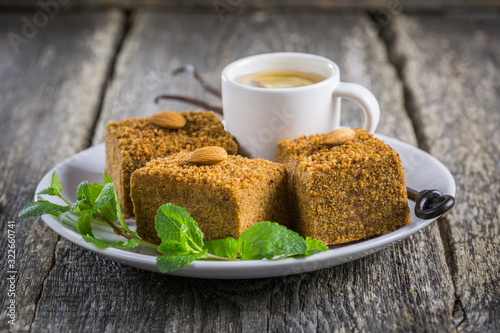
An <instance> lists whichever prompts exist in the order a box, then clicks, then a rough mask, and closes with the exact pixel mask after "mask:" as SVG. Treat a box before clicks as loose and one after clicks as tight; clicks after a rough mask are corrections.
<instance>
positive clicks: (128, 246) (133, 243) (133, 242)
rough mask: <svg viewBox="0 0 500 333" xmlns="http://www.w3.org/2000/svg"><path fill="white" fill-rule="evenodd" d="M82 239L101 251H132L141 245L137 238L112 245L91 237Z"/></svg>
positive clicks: (86, 236) (87, 236) (84, 236)
mask: <svg viewBox="0 0 500 333" xmlns="http://www.w3.org/2000/svg"><path fill="white" fill-rule="evenodd" d="M82 237H83V239H84V240H85V241H86V242H87V243H91V244H94V245H95V246H97V247H99V248H101V249H105V248H108V247H117V248H122V249H133V248H134V247H137V246H138V245H139V244H141V240H140V239H138V238H132V239H128V240H126V241H125V242H123V241H118V242H114V243H108V242H105V241H102V240H100V239H97V238H95V237H94V236H91V235H83V236H82Z"/></svg>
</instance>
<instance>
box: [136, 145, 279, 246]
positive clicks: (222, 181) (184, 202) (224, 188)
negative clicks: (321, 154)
mask: <svg viewBox="0 0 500 333" xmlns="http://www.w3.org/2000/svg"><path fill="white" fill-rule="evenodd" d="M188 156H189V153H188V152H180V153H177V154H174V155H171V156H169V157H166V158H158V159H155V160H152V161H150V162H149V163H147V164H146V166H144V167H142V168H140V169H138V170H136V171H134V173H133V174H132V178H131V197H132V201H133V204H134V212H135V216H136V225H137V232H138V233H139V235H140V236H141V237H142V238H143V239H145V240H147V241H149V242H152V243H155V244H158V243H159V242H160V240H159V238H158V237H157V234H156V230H155V227H154V218H155V215H156V213H157V210H158V208H159V207H160V206H161V205H163V204H166V203H173V204H175V205H178V206H180V207H183V208H185V209H186V210H187V212H188V213H190V214H191V216H192V217H193V219H194V220H195V221H196V222H197V223H198V225H199V227H200V229H201V230H202V231H203V233H204V234H205V240H211V239H220V238H226V237H230V236H231V237H234V238H238V237H239V236H240V235H241V233H242V232H243V231H245V230H246V229H248V228H249V227H250V226H252V225H254V224H255V223H257V222H260V221H272V222H278V223H280V224H283V225H285V226H289V218H288V209H287V208H288V205H287V203H288V193H287V190H288V186H287V177H286V173H285V169H284V166H283V165H282V164H279V163H274V162H270V161H266V160H262V159H248V158H246V157H242V156H232V155H230V156H228V157H227V159H226V160H224V161H222V162H220V163H217V164H213V165H196V164H192V163H187V162H186V159H187V158H188Z"/></svg>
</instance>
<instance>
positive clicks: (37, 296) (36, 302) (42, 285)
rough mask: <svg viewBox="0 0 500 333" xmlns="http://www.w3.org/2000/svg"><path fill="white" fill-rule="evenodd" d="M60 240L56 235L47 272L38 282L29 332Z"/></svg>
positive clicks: (54, 262) (54, 261)
mask: <svg viewBox="0 0 500 333" xmlns="http://www.w3.org/2000/svg"><path fill="white" fill-rule="evenodd" d="M60 241H61V236H59V235H58V236H57V240H56V242H55V243H54V246H53V248H52V257H51V260H50V263H49V267H48V268H47V272H46V273H45V275H44V277H43V278H42V283H41V284H40V286H41V287H40V289H39V290H38V293H37V294H36V296H35V299H34V303H35V309H34V310H33V316H32V317H31V321H30V324H29V325H30V326H29V332H31V326H32V325H33V322H34V321H35V318H36V315H37V312H38V304H39V303H40V300H41V299H42V295H43V291H44V289H45V283H46V281H47V278H48V277H49V275H50V273H51V272H52V269H53V268H54V266H55V264H56V248H57V245H58V244H59V242H60Z"/></svg>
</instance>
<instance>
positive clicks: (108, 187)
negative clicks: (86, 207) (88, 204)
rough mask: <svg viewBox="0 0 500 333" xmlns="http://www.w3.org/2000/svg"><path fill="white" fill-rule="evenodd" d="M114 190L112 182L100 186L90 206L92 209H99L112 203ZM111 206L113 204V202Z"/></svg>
mask: <svg viewBox="0 0 500 333" xmlns="http://www.w3.org/2000/svg"><path fill="white" fill-rule="evenodd" d="M114 192H115V188H114V186H113V183H107V184H105V185H104V187H103V188H102V191H101V193H99V195H98V196H97V198H96V199H95V201H94V203H93V207H92V208H93V209H94V210H100V209H101V208H103V207H104V206H106V205H107V204H109V203H112V201H113V200H114ZM112 206H114V204H113V203H112Z"/></svg>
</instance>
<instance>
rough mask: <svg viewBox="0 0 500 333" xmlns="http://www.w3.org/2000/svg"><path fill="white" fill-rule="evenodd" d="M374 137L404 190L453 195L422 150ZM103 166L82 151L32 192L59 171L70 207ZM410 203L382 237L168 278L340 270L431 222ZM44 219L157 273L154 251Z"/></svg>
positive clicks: (207, 265)
mask: <svg viewBox="0 0 500 333" xmlns="http://www.w3.org/2000/svg"><path fill="white" fill-rule="evenodd" d="M376 136H377V137H378V138H379V139H382V140H384V141H385V142H386V143H387V144H389V145H390V146H391V147H392V148H394V149H395V150H396V151H397V152H398V153H399V155H400V156H401V159H402V160H403V167H404V169H405V178H406V183H407V186H409V187H411V188H413V189H416V190H423V189H438V190H440V191H441V192H443V193H444V194H450V195H455V181H454V180H453V177H452V175H451V173H450V172H449V171H448V169H447V168H446V167H445V166H444V165H443V164H442V163H441V162H439V161H438V160H437V159H435V158H434V157H432V156H431V155H429V154H427V153H426V152H424V151H423V150H420V149H419V148H416V147H413V146H411V145H409V144H406V143H404V142H401V141H398V140H396V139H392V138H390V137H386V136H382V135H376ZM104 164H105V152H104V144H100V145H97V146H94V147H91V148H89V149H86V150H84V151H82V152H80V153H78V154H76V155H74V156H72V157H71V158H69V159H67V160H66V161H64V162H62V163H61V164H59V165H58V166H56V167H55V168H54V169H52V170H51V171H49V172H48V173H47V174H46V175H45V176H44V177H43V178H42V180H41V181H40V183H39V184H38V186H37V188H36V192H35V193H38V192H39V191H40V190H42V189H43V188H46V187H49V186H50V179H51V175H52V172H53V171H54V170H55V169H56V168H57V174H58V176H59V178H60V179H61V183H62V186H63V189H62V193H63V195H64V196H65V197H66V198H67V199H69V200H70V201H72V202H73V201H76V188H77V186H78V184H80V183H81V182H82V181H85V180H88V181H89V182H90V183H98V182H100V183H102V182H103V179H102V173H103V172H104ZM42 197H43V199H45V200H50V201H53V202H55V203H59V204H63V203H62V200H60V199H59V198H57V197H51V196H42ZM35 199H38V198H35ZM408 204H409V206H410V209H411V211H412V216H411V223H410V224H408V225H406V226H404V227H402V228H399V229H398V230H396V231H393V232H391V233H389V234H386V235H383V236H379V237H375V238H371V239H368V240H364V241H360V242H356V243H349V244H346V245H341V246H336V247H335V248H333V249H331V250H329V251H326V252H322V253H319V254H315V255H312V256H309V257H305V258H288V259H283V260H276V261H271V260H249V261H235V262H217V261H195V262H193V263H192V264H190V265H188V266H186V267H183V268H181V269H179V270H177V271H174V272H172V273H169V274H171V275H177V276H186V277H196V278H210V279H253V278H265V277H272V276H285V275H290V274H298V273H304V272H310V271H314V270H318V269H322V268H326V267H331V266H335V265H340V264H343V263H346V262H349V261H352V260H356V259H359V258H362V257H364V256H367V255H369V254H371V253H374V252H376V251H379V250H381V249H383V248H385V247H387V246H389V245H391V244H393V243H395V242H397V241H400V240H402V239H404V238H406V237H408V236H410V235H411V234H413V233H415V232H417V231H418V230H420V229H422V228H423V227H425V226H426V225H428V224H430V223H431V222H432V221H434V220H435V219H432V220H422V219H419V218H417V217H416V216H415V213H414V207H415V204H414V203H413V202H412V201H408ZM42 219H43V221H44V222H45V223H46V224H47V225H48V226H49V227H50V228H52V230H54V231H55V232H57V233H58V234H59V235H61V236H62V237H64V238H66V239H68V240H69V241H71V242H73V243H75V244H77V245H79V246H81V247H84V248H86V249H88V250H90V251H92V252H95V253H98V254H101V255H104V256H106V257H109V258H111V259H113V260H117V261H119V262H122V263H124V264H126V265H130V266H133V267H137V268H141V269H145V270H148V271H153V272H159V271H158V269H157V268H156V263H155V259H156V254H155V251H152V250H151V249H148V248H143V247H140V248H136V249H133V250H123V249H115V248H107V249H99V248H97V247H95V246H93V245H92V244H89V243H87V242H85V241H84V240H83V239H82V237H81V235H80V234H78V233H77V232H76V231H75V230H74V229H73V228H72V226H70V225H67V224H64V223H62V222H60V221H59V220H58V219H57V218H55V217H53V216H52V215H43V216H42ZM127 223H128V224H129V226H130V227H131V229H134V228H135V223H134V220H128V221H127ZM93 230H94V234H95V236H96V237H97V238H101V239H105V240H110V241H116V240H119V239H120V238H119V237H118V236H116V235H115V234H114V233H113V232H112V230H111V229H110V228H106V227H100V226H94V228H93ZM122 240H123V239H122ZM137 251H139V253H137Z"/></svg>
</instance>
